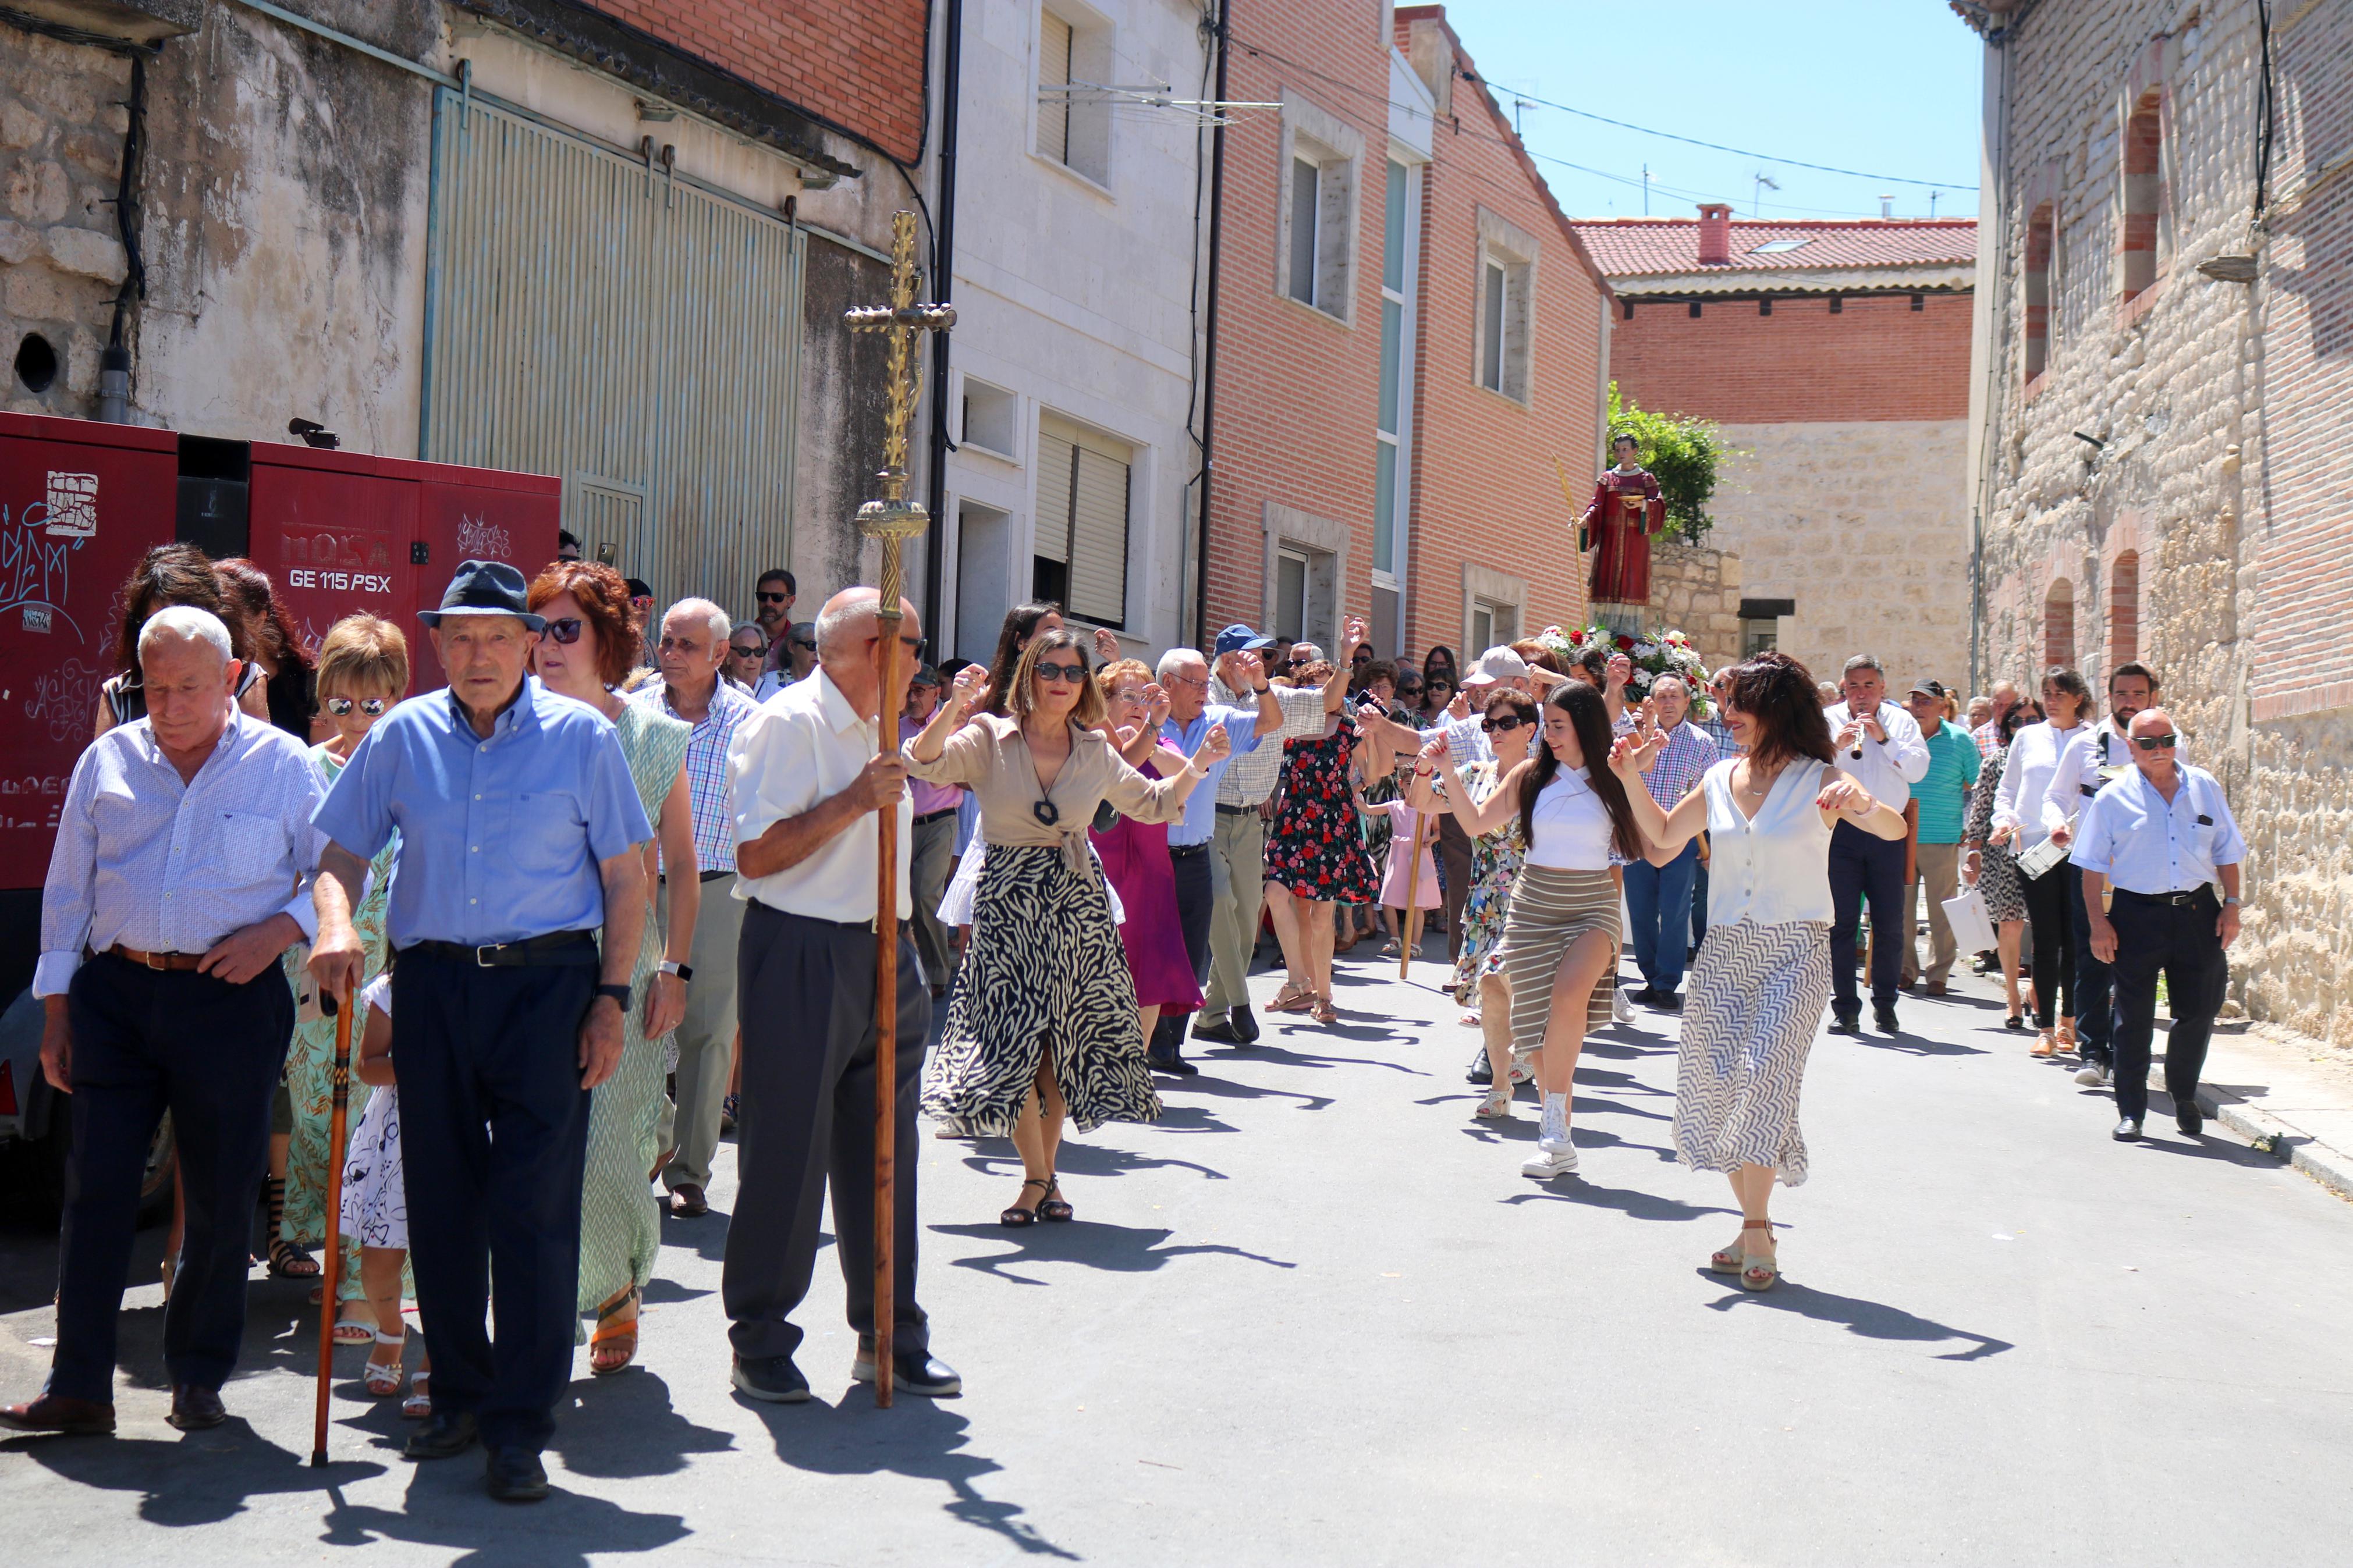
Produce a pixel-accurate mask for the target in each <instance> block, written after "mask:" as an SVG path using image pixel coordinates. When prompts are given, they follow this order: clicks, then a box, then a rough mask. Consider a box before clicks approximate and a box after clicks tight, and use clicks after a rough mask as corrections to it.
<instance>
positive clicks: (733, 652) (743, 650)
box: [727, 643, 768, 658]
mask: <svg viewBox="0 0 2353 1568" xmlns="http://www.w3.org/2000/svg"><path fill="white" fill-rule="evenodd" d="M767 653H768V645H767V644H766V643H762V644H761V645H760V646H759V647H744V645H743V644H742V643H729V644H728V645H727V656H728V657H729V658H766V657H767Z"/></svg>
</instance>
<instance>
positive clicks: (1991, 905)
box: [1961, 700, 2042, 1029]
mask: <svg viewBox="0 0 2353 1568" xmlns="http://www.w3.org/2000/svg"><path fill="white" fill-rule="evenodd" d="M2040 723H2042V709H2041V708H2040V707H2038V706H2036V705H2035V704H2034V703H2033V702H2032V701H2031V700H2030V701H2025V702H2021V703H2020V704H2019V705H2018V706H2017V707H2015V708H2013V709H2011V710H2010V711H2009V712H2007V713H2005V714H2003V715H2002V718H2001V722H2000V725H1999V726H1998V727H1997V728H1998V731H1999V733H2000V738H2001V744H2000V745H1999V746H1997V747H1996V748H1995V749H1994V751H1993V753H1992V755H1990V756H1989V757H1987V758H1986V759H1985V765H1984V766H1983V767H1981V768H1979V769H1978V782H1977V787H1976V788H1975V789H1973V790H1972V791H1970V792H1969V815H1968V820H1967V821H1966V822H1965V823H1963V824H1962V827H1961V841H1962V843H1963V844H1964V845H1965V846H1966V847H1967V848H1968V858H1966V859H1965V860H1964V861H1963V862H1962V864H1961V880H1962V882H1963V884H1964V885H1966V886H1968V887H1972V888H1975V889H1978V891H1979V892H1980V893H1983V894H1984V895H1985V902H1986V918H1987V919H1988V920H1989V921H1992V922H1993V930H1994V941H1995V942H1996V943H1997V944H1998V946H1999V948H2000V953H2001V988H2002V994H2003V995H2004V997H2005V998H2006V999H2007V1000H2008V1001H2009V1003H2010V1012H2009V1016H2007V1017H2005V1018H2004V1019H2003V1020H2002V1026H2003V1027H2004V1028H2009V1029H2022V1028H2024V1027H2025V1026H2026V1017H2025V1014H2024V1012H2023V1010H2022V1008H2021V1002H2020V999H2019V990H2018V960H2019V949H2020V946H2021V943H2022V942H2023V941H2024V939H2025V935H2026V883H2025V880H2024V879H2022V878H2021V877H2020V876H2019V874H2018V860H2017V858H2016V857H2014V856H2012V855H2011V854H2010V846H2009V845H2008V844H2006V843H1996V842H1995V841H1994V838H1993V806H1994V796H1995V795H1997V794H1999V793H2000V790H2001V771H2002V769H2003V767H2005V766H2006V765H2007V764H2008V763H2009V762H2010V746H2011V745H2012V744H2013V743H2014V742H2016V740H2017V736H2018V732H2019V731H2021V730H2023V729H2024V728H2026V726H2028V725H2029V724H2040Z"/></svg>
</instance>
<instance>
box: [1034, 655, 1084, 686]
mask: <svg viewBox="0 0 2353 1568" xmlns="http://www.w3.org/2000/svg"><path fill="white" fill-rule="evenodd" d="M1086 678H1087V667H1086V666H1085V665H1083V664H1048V663H1046V662H1044V661H1043V660H1040V661H1039V665H1038V679H1040V680H1067V681H1069V682H1070V683H1071V685H1073V686H1075V685H1077V684H1078V683H1079V682H1080V681H1082V680H1084V679H1086Z"/></svg>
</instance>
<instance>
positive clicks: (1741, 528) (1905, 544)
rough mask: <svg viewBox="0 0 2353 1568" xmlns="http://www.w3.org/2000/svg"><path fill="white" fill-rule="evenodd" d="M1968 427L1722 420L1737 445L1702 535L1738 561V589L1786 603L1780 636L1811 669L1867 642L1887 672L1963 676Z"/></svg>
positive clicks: (1956, 423) (1961, 422) (1963, 679)
mask: <svg viewBox="0 0 2353 1568" xmlns="http://www.w3.org/2000/svg"><path fill="white" fill-rule="evenodd" d="M1724 438H1725V442H1726V443H1727V444H1728V445H1730V446H1731V447H1735V448H1736V450H1737V451H1738V453H1739V455H1738V456H1737V457H1736V458H1733V459H1732V460H1731V461H1730V462H1729V463H1727V464H1726V465H1725V468H1724V469H1723V471H1722V473H1721V475H1720V477H1719V480H1718V483H1717V487H1716V492H1715V499H1714V500H1711V501H1710V502H1709V503H1708V511H1709V514H1710V515H1711V516H1712V517H1714V518H1715V528H1714V529H1713V530H1712V531H1710V532H1709V533H1708V534H1707V536H1706V537H1707V542H1709V543H1710V544H1712V545H1715V547H1717V548H1718V549H1721V550H1724V551H1725V552H1730V553H1734V554H1736V555H1737V556H1738V557H1739V558H1740V561H1741V563H1742V568H1741V570H1742V577H1743V582H1742V589H1741V591H1742V593H1743V594H1744V595H1746V596H1748V597H1750V598H1757V599H1788V600H1791V601H1794V603H1795V605H1796V613H1795V614H1793V615H1789V616H1783V617H1781V619H1780V622H1779V624H1778V627H1777V635H1778V639H1779V647H1780V648H1781V649H1782V651H1783V652H1785V653H1788V654H1789V655H1790V656H1791V657H1792V658H1798V659H1800V660H1802V661H1803V662H1804V663H1805V665H1806V667H1807V668H1810V669H1811V670H1812V671H1813V672H1814V675H1815V677H1816V679H1825V680H1835V679H1838V672H1839V668H1840V667H1841V665H1843V664H1844V663H1845V662H1846V660H1847V659H1848V658H1851V657H1852V656H1853V655H1855V654H1858V653H1873V654H1876V655H1878V656H1879V659H1880V662H1881V663H1883V665H1885V666H1886V667H1887V675H1888V679H1890V680H1891V681H1909V680H1912V679H1915V678H1917V677H1919V676H1923V675H1927V676H1934V677H1935V678H1936V679H1939V680H1942V681H1944V682H1945V683H1946V684H1947V685H1948V686H1956V685H1960V686H1965V685H1967V676H1968V653H1969V636H1968V624H1969V529H1968V483H1967V479H1966V473H1965V470H1966V468H1967V463H1968V421H1967V420H1965V419H1921V420H1911V419H1872V420H1857V421H1853V422H1851V423H1843V422H1842V423H1831V422H1822V423H1815V422H1806V423H1792V424H1775V425H1726V426H1724ZM1733 607H1734V609H1735V610H1737V609H1738V607H1739V606H1738V605H1734V606H1733Z"/></svg>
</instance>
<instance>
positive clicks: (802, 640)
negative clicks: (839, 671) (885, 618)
mask: <svg viewBox="0 0 2353 1568" xmlns="http://www.w3.org/2000/svg"><path fill="white" fill-rule="evenodd" d="M899 640H900V641H901V642H904V641H906V640H907V639H906V638H904V637H901V638H900V639H899ZM793 646H794V647H800V648H807V650H808V651H809V652H811V653H815V652H816V651H817V644H816V643H815V642H813V641H812V640H810V639H809V638H807V637H795V638H794V639H793Z"/></svg>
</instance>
